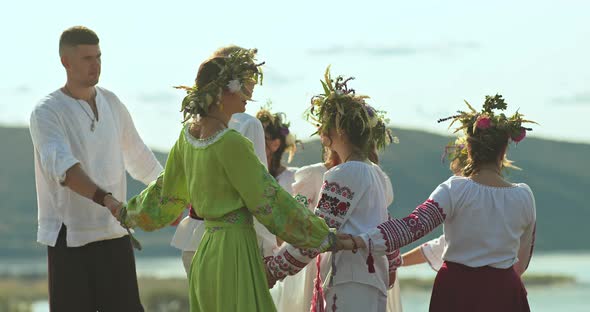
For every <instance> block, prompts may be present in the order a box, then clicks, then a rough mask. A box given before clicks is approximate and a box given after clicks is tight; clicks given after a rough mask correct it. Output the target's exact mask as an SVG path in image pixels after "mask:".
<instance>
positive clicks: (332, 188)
mask: <svg viewBox="0 0 590 312" xmlns="http://www.w3.org/2000/svg"><path fill="white" fill-rule="evenodd" d="M322 191H326V192H330V193H333V194H337V195H340V196H342V197H344V198H346V199H349V200H352V199H353V198H354V192H353V191H352V190H351V189H350V188H349V187H348V186H340V184H338V183H336V182H328V181H324V184H323V185H322Z"/></svg>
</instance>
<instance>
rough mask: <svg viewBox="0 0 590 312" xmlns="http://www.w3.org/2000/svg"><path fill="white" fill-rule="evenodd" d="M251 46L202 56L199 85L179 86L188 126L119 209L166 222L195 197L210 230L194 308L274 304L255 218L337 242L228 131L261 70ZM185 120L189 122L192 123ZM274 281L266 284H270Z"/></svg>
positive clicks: (311, 241)
mask: <svg viewBox="0 0 590 312" xmlns="http://www.w3.org/2000/svg"><path fill="white" fill-rule="evenodd" d="M255 54H256V50H247V49H238V50H237V51H235V52H233V53H231V54H230V55H229V56H227V57H214V58H211V59H209V60H206V61H205V62H203V63H202V64H201V66H200V68H199V72H198V74H197V78H196V81H195V85H194V86H193V87H190V88H189V87H182V88H184V89H185V90H186V91H187V96H186V97H185V99H184V100H183V102H182V110H183V112H184V115H185V125H184V127H183V129H182V131H181V132H180V136H179V138H178V140H177V141H176V143H175V145H174V147H172V150H171V151H170V154H169V156H168V160H167V162H166V168H165V170H164V172H163V173H162V174H161V175H160V177H159V178H158V179H157V180H156V181H154V182H152V183H151V184H150V185H149V186H148V188H147V189H145V190H144V191H143V192H141V194H140V195H138V196H136V197H134V198H132V199H131V200H130V201H129V203H128V204H127V206H126V207H125V208H124V209H123V211H122V214H121V217H120V218H121V219H122V220H121V221H122V223H123V224H124V225H126V226H128V227H139V228H141V229H144V230H148V231H150V230H155V229H159V228H162V227H164V226H166V225H168V224H170V223H171V222H173V221H174V219H176V218H177V217H178V215H179V214H180V212H181V211H182V210H183V209H184V208H185V207H186V206H187V205H188V204H191V205H192V206H193V208H194V209H195V211H196V213H197V214H198V215H199V216H200V217H202V218H204V219H205V224H206V228H207V230H206V232H205V234H204V236H203V239H202V241H201V244H200V245H199V247H198V250H197V253H196V254H195V257H194V258H193V261H192V266H191V271H190V272H191V273H190V281H189V285H190V293H189V298H190V305H191V311H193V312H195V311H206V312H213V311H219V312H221V311H223V312H226V311H276V309H275V307H274V304H273V301H272V299H271V296H270V293H269V291H268V288H269V282H268V280H267V279H266V277H265V266H264V264H263V258H262V255H261V253H260V251H259V250H258V246H257V241H256V233H255V231H254V228H253V225H252V220H253V219H252V218H253V217H255V218H256V219H257V220H258V221H260V222H261V223H262V224H264V225H265V226H266V227H267V228H268V229H269V230H270V231H271V232H272V233H273V234H275V235H277V236H278V237H280V238H281V239H283V240H284V241H287V242H289V243H291V244H293V245H296V246H299V247H303V248H318V249H319V250H320V251H325V250H327V249H333V248H335V245H336V237H335V235H334V234H333V233H332V232H330V231H329V229H328V227H327V226H326V224H325V222H324V220H323V219H321V218H319V217H316V216H314V215H313V213H312V212H310V211H309V210H308V209H307V208H305V207H303V206H302V205H300V204H299V203H298V202H297V201H296V200H295V199H293V197H291V195H290V194H288V193H287V192H286V191H284V190H283V189H282V188H281V187H280V186H279V185H278V183H277V182H276V181H275V179H274V178H272V176H270V174H269V173H268V171H267V170H266V169H265V167H264V166H263V165H262V164H261V163H260V161H259V160H258V158H257V157H256V156H255V154H254V151H253V148H252V143H251V142H250V141H249V140H248V139H246V138H245V137H243V136H242V135H241V134H239V133H238V132H236V131H234V130H231V129H228V128H227V123H228V121H229V119H230V117H231V115H232V114H234V113H237V112H244V111H245V105H246V103H247V101H248V100H250V98H251V96H252V91H253V89H254V86H255V85H256V84H257V83H261V80H262V74H261V72H260V70H259V66H260V65H262V64H256V62H255ZM189 120H190V121H189ZM187 121H188V122H187ZM271 286H272V285H271Z"/></svg>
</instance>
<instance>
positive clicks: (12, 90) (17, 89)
mask: <svg viewBox="0 0 590 312" xmlns="http://www.w3.org/2000/svg"><path fill="white" fill-rule="evenodd" d="M32 91H33V88H31V86H29V85H26V84H21V85H18V86H12V87H6V88H0V92H2V93H5V94H9V95H27V94H31V92H32Z"/></svg>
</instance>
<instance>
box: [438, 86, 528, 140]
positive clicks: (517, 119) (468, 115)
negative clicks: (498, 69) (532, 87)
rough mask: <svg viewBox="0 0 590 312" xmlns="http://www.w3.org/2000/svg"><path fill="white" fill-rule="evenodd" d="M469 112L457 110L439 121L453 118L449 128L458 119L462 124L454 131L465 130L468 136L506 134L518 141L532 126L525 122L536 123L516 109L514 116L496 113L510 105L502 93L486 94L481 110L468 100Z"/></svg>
mask: <svg viewBox="0 0 590 312" xmlns="http://www.w3.org/2000/svg"><path fill="white" fill-rule="evenodd" d="M465 104H467V107H468V108H469V112H465V111H457V112H458V113H459V114H458V115H454V116H450V117H446V118H441V119H439V120H438V122H439V123H440V122H443V121H447V120H453V121H452V122H451V124H450V125H449V128H451V126H453V124H454V123H455V122H457V121H459V122H460V123H461V126H460V127H458V128H457V129H455V131H454V133H456V132H458V131H460V130H463V131H464V132H465V134H466V135H467V136H471V137H482V136H485V135H489V134H505V135H506V137H507V138H509V139H511V140H512V141H514V142H516V143H518V142H520V141H522V140H523V139H524V138H525V137H526V132H527V131H532V130H533V129H531V128H526V127H523V126H522V124H524V123H535V124H536V122H534V121H532V120H526V119H523V117H524V115H523V114H521V113H519V112H518V111H516V113H514V114H513V115H512V116H510V117H507V116H506V115H505V114H504V113H499V114H496V113H494V110H499V111H504V110H506V108H507V107H508V106H507V104H506V102H505V101H504V99H503V98H502V96H501V95H499V94H496V95H495V96H489V95H486V98H485V102H484V104H483V109H482V111H481V112H478V111H476V110H475V109H474V108H473V107H472V106H471V105H470V104H469V103H468V102H467V101H465Z"/></svg>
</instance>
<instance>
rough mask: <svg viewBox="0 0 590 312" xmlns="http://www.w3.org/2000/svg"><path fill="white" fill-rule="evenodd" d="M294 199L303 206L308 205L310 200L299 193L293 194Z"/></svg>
mask: <svg viewBox="0 0 590 312" xmlns="http://www.w3.org/2000/svg"><path fill="white" fill-rule="evenodd" d="M295 200H296V201H298V202H299V203H300V204H302V205H303V206H305V207H308V206H309V204H310V202H311V201H310V200H309V198H307V196H305V195H301V194H297V195H295Z"/></svg>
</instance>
